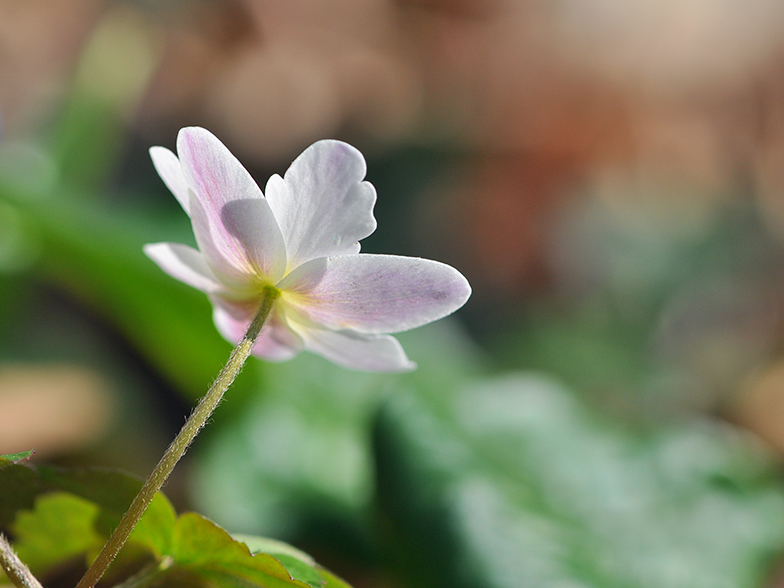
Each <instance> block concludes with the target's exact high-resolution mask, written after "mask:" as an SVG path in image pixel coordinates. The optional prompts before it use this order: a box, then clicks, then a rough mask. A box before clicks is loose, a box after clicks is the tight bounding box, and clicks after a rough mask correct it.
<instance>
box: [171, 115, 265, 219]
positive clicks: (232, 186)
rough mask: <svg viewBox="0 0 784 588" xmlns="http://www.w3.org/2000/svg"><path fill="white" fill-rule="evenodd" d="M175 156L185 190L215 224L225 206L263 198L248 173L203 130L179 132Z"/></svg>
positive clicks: (223, 146) (187, 129) (225, 149)
mask: <svg viewBox="0 0 784 588" xmlns="http://www.w3.org/2000/svg"><path fill="white" fill-rule="evenodd" d="M177 154H178V155H179V156H180V164H181V165H182V173H183V175H184V177H185V180H186V181H187V182H188V186H189V187H190V188H191V190H193V191H194V192H195V194H196V197H197V198H198V199H199V201H200V202H201V204H202V206H203V207H204V209H205V210H206V211H207V213H208V214H209V215H210V217H211V218H212V219H213V220H214V221H215V222H216V223H218V222H220V218H221V210H222V209H223V206H224V205H225V204H226V203H227V202H231V201H232V200H244V199H247V198H263V197H264V195H263V194H262V193H261V188H259V186H258V185H257V184H256V182H255V181H254V179H253V178H252V177H251V175H250V174H249V173H248V170H246V169H245V168H244V167H242V164H241V163H240V162H239V161H238V160H237V158H236V157H234V156H233V155H232V154H231V152H230V151H229V150H228V149H227V148H226V146H225V145H224V144H223V143H221V142H220V141H219V140H218V138H217V137H216V136H215V135H213V134H212V133H210V132H209V131H208V130H207V129H202V128H200V127H186V128H184V129H182V130H180V133H179V135H177Z"/></svg>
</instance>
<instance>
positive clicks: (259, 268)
mask: <svg viewBox="0 0 784 588" xmlns="http://www.w3.org/2000/svg"><path fill="white" fill-rule="evenodd" d="M221 219H222V220H223V224H222V225H221V226H222V227H225V229H226V231H228V233H229V234H230V235H232V236H233V237H235V238H236V240H237V241H238V242H239V243H240V245H241V246H242V248H243V251H242V253H244V254H245V255H246V256H247V259H248V260H249V261H250V262H251V264H252V265H253V266H254V268H255V270H256V272H257V273H258V274H260V275H261V276H264V277H266V278H267V279H269V280H270V281H271V282H272V283H275V282H277V281H278V280H280V278H282V277H283V273H284V272H285V271H286V246H285V244H284V243H283V235H281V233H280V228H278V223H277V222H276V221H275V217H274V215H273V214H272V210H271V209H270V207H269V204H268V203H267V200H266V199H264V198H254V199H250V200H234V201H232V202H228V203H226V205H225V206H224V207H223V211H222V212H221Z"/></svg>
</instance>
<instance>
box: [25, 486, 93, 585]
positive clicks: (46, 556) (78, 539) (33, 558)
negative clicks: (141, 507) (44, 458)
mask: <svg viewBox="0 0 784 588" xmlns="http://www.w3.org/2000/svg"><path fill="white" fill-rule="evenodd" d="M99 511H100V507H98V506H97V505H96V504H95V503H93V502H90V501H88V500H85V499H83V498H79V497H78V496H74V495H73V494H69V493H66V492H53V493H50V494H44V495H41V496H39V497H38V498H37V499H36V501H35V507H34V509H33V510H32V511H22V512H21V513H19V516H17V518H16V520H15V521H14V524H13V526H12V531H13V534H14V537H15V541H14V547H15V549H16V551H17V554H18V555H19V557H20V559H21V560H22V561H23V562H25V563H26V564H27V565H28V566H29V567H30V569H31V570H32V572H33V573H34V574H39V573H41V572H43V571H46V570H48V569H50V568H52V567H54V566H56V565H58V564H61V563H64V562H66V561H68V560H71V559H73V558H76V557H79V556H83V555H84V554H85V553H87V552H90V551H94V550H97V549H100V547H101V546H102V545H103V543H104V537H103V536H102V535H101V534H99V533H98V532H97V531H96V529H95V520H96V518H97V517H98V513H99Z"/></svg>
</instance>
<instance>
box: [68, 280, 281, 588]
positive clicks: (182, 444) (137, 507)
mask: <svg viewBox="0 0 784 588" xmlns="http://www.w3.org/2000/svg"><path fill="white" fill-rule="evenodd" d="M279 296H280V290H278V289H277V288H275V287H273V286H268V287H266V288H265V289H264V299H263V302H262V304H261V308H259V311H258V313H257V314H256V316H255V318H254V319H253V321H252V322H251V323H250V326H249V327H248V330H247V332H246V333H245V336H244V337H243V338H242V341H240V342H239V344H238V345H237V347H235V348H234V351H232V353H231V356H230V357H229V361H228V362H227V363H226V365H225V366H224V367H223V369H222V370H221V371H220V373H219V374H218V377H217V378H216V379H215V382H213V384H212V386H211V387H210V389H209V390H208V391H207V394H206V395H205V396H204V398H202V399H201V401H200V402H199V404H198V405H197V406H196V408H195V409H194V411H193V413H192V414H191V416H190V417H189V418H188V420H187V421H186V423H185V425H183V427H182V429H181V430H180V432H179V433H178V434H177V437H175V438H174V441H172V443H171V445H169V447H168V449H167V450H166V452H165V453H164V454H163V457H162V458H161V461H159V462H158V465H156V466H155V469H154V470H153V471H152V473H151V474H150V476H149V477H148V478H147V480H146V481H145V482H144V486H142V489H141V490H140V491H139V493H138V494H137V495H136V498H134V499H133V502H132V503H131V506H130V508H129V509H128V512H126V513H125V515H124V516H123V518H122V520H121V521H120V524H119V525H118V527H117V528H116V529H115V530H114V533H112V536H111V537H110V538H109V541H107V543H106V545H104V546H103V549H102V550H101V553H100V554H98V557H97V558H96V560H95V561H94V562H93V564H92V565H91V566H90V568H89V569H88V570H87V572H86V573H85V575H84V576H83V577H82V579H81V580H79V583H78V584H77V586H76V588H93V586H95V584H96V583H97V582H98V580H100V579H101V576H103V574H104V572H105V571H106V569H107V568H108V567H109V565H110V564H111V563H112V561H114V558H115V557H117V554H118V553H119V552H120V549H122V546H123V545H125V542H126V541H127V540H128V536H129V535H130V534H131V531H133V528H134V527H135V526H136V523H138V522H139V519H140V518H141V517H142V515H143V514H144V511H146V510H147V507H148V506H149V505H150V502H151V501H152V499H153V497H154V496H155V493H156V492H158V490H160V489H161V486H163V484H164V483H165V482H166V479H167V478H168V477H169V474H171V472H172V470H173V469H174V466H175V465H177V462H178V461H179V460H180V458H181V457H182V456H183V454H184V453H185V450H186V449H188V446H189V445H190V444H191V442H192V441H193V439H194V437H196V435H197V434H198V433H199V431H200V430H201V429H202V427H204V425H205V423H206V422H207V420H208V419H209V418H210V416H211V415H212V413H213V411H214V410H215V408H217V406H218V404H219V403H220V401H221V399H222V398H223V394H224V393H225V392H226V390H227V389H228V388H229V386H231V384H232V382H234V379H235V378H236V377H237V374H239V373H240V370H241V369H242V366H243V365H244V364H245V361H246V360H247V359H248V357H249V356H250V352H251V350H252V349H253V344H254V343H255V342H256V337H258V335H259V332H261V327H262V326H264V322H265V321H266V320H267V317H268V316H269V313H270V311H271V310H272V306H273V304H274V302H275V300H277V298H278V297H279Z"/></svg>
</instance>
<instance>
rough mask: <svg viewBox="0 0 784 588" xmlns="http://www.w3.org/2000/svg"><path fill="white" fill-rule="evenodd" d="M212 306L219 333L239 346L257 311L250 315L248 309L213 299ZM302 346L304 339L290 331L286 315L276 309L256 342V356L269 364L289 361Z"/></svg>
mask: <svg viewBox="0 0 784 588" xmlns="http://www.w3.org/2000/svg"><path fill="white" fill-rule="evenodd" d="M212 303H213V319H214V321H215V326H216V327H217V328H218V332H219V333H220V334H221V335H223V337H224V338H225V339H226V340H227V341H229V342H230V343H232V344H234V345H236V344H237V343H239V342H240V341H241V340H242V338H243V337H244V336H245V331H246V330H247V329H248V325H249V324H250V321H251V320H252V318H253V312H255V309H254V310H253V311H251V313H250V314H248V313H247V312H246V311H247V309H248V307H247V306H245V305H242V304H238V305H236V306H234V305H232V304H231V303H230V302H227V301H225V300H221V299H219V298H217V297H212ZM303 347H304V343H303V341H302V338H301V337H300V336H299V335H297V334H296V333H294V332H293V331H292V330H291V329H289V328H288V326H287V325H286V320H285V318H284V316H283V314H282V313H281V312H280V311H279V310H278V309H275V310H273V311H272V313H271V314H270V317H269V318H268V319H267V323H266V324H265V325H264V327H263V328H262V330H261V333H259V336H258V338H257V339H256V344H255V345H254V346H253V355H255V356H257V357H261V358H263V359H266V360H268V361H286V360H289V359H291V358H293V357H294V356H296V355H297V354H298V353H299V352H300V351H302V349H303Z"/></svg>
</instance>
